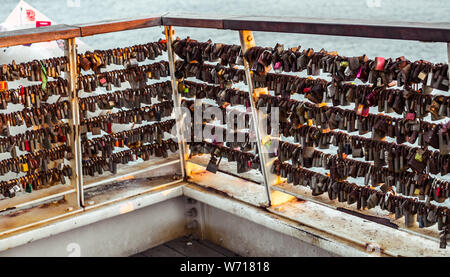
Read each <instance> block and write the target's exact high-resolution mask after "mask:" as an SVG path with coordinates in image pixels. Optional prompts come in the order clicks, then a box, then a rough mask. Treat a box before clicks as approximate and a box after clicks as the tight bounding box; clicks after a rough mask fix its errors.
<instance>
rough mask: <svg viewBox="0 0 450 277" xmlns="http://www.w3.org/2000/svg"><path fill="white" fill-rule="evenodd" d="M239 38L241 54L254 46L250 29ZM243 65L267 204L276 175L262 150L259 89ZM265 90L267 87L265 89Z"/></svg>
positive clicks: (248, 69)
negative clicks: (257, 104)
mask: <svg viewBox="0 0 450 277" xmlns="http://www.w3.org/2000/svg"><path fill="white" fill-rule="evenodd" d="M239 39H240V41H241V49H242V55H243V54H244V53H245V52H246V51H247V50H248V49H250V48H252V47H254V46H255V39H254V37H253V32H252V31H246V30H241V31H239ZM244 67H245V76H246V78H247V85H248V93H249V100H250V106H251V110H252V120H253V123H254V124H253V125H254V127H255V134H256V140H257V143H256V145H257V146H258V152H259V160H260V162H261V171H262V175H263V177H264V185H265V187H266V193H267V199H268V206H270V205H271V204H272V197H271V185H272V184H274V183H275V180H276V178H277V177H276V176H275V175H274V174H271V173H270V167H271V166H272V163H273V161H270V159H269V156H268V153H266V151H262V150H263V147H262V138H261V133H265V132H263V126H264V125H263V122H264V121H263V119H264V116H265V115H264V114H263V113H262V112H260V111H257V110H256V99H255V97H257V96H258V94H259V93H260V91H261V90H260V89H255V88H254V87H253V82H252V75H251V72H250V65H249V64H248V62H247V61H246V60H245V59H244ZM266 91H267V89H266Z"/></svg>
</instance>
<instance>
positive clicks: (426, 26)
mask: <svg viewBox="0 0 450 277" xmlns="http://www.w3.org/2000/svg"><path fill="white" fill-rule="evenodd" d="M157 26H164V27H165V34H166V39H167V42H168V43H169V45H170V43H171V42H172V41H173V36H174V28H173V27H174V26H180V27H192V28H210V29H224V30H235V31H239V37H240V41H241V47H242V49H244V50H245V49H248V48H250V47H252V46H254V45H255V41H254V37H253V33H252V31H263V32H283V33H302V34H315V35H332V36H352V37H367V38H379V39H399V40H413V41H422V42H443V43H447V54H448V57H449V62H450V22H445V23H413V22H384V23H380V22H375V21H368V20H347V19H345V20H344V19H317V18H304V17H267V16H245V17H243V16H209V15H198V14H177V13H165V14H162V15H155V16H148V17H143V18H133V19H121V20H110V21H100V22H93V23H87V24H79V25H65V24H62V25H54V26H50V27H42V28H33V29H23V30H18V31H8V32H1V33H0V47H10V46H16V45H23V44H29V43H37V42H44V41H52V40H65V41H66V46H67V47H66V50H67V51H66V55H67V56H68V58H69V59H68V60H69V64H70V66H69V68H70V71H69V76H70V82H69V83H70V84H71V86H70V92H71V98H70V100H71V101H72V108H73V111H72V112H73V114H74V117H73V118H74V119H73V120H72V121H70V122H69V123H70V124H71V125H72V127H74V130H78V126H79V118H78V116H76V115H77V114H78V112H79V110H78V109H79V106H78V96H77V89H76V88H75V85H76V80H77V72H76V68H77V65H76V62H77V61H76V51H75V44H74V38H77V37H87V36H93V35H98V34H106V33H112V32H121V31H127V30H136V29H142V28H150V27H157ZM168 57H169V64H170V74H171V75H170V77H171V80H172V89H173V100H174V103H175V107H179V105H180V95H179V94H178V91H177V87H178V86H177V80H176V79H175V72H174V71H175V61H176V55H175V53H174V52H173V49H172V47H168ZM245 70H246V73H247V74H246V75H247V80H248V82H247V83H248V86H249V96H250V99H252V100H253V101H254V99H253V95H254V93H255V91H254V89H253V88H252V82H251V78H252V75H251V74H250V69H249V67H248V66H245ZM258 93H259V92H258ZM258 93H256V95H257V94H258ZM254 104H255V103H252V105H251V107H252V116H253V119H254V120H255V119H256V118H257V117H258V116H260V115H259V114H258V113H257V111H256V109H255V105H254ZM180 122H181V120H179V116H177V124H180ZM181 129H182V126H177V130H178V131H181ZM256 129H257V130H256V134H257V137H258V140H259V141H258V148H260V147H261V137H260V130H259V128H256ZM178 131H177V134H178V136H179V138H181V132H178ZM75 137H76V138H78V139H77V140H78V142H79V136H78V135H77V134H75ZM179 141H180V143H181V144H182V145H181V146H182V147H180V148H179V149H180V159H181V168H182V172H183V174H184V172H185V170H186V168H185V163H186V161H185V159H186V156H185V154H186V153H185V151H186V150H185V149H186V143H185V141H184V140H183V139H182V138H181V140H179ZM73 151H74V152H75V153H76V154H75V156H76V157H77V158H76V159H75V161H74V164H73V168H74V171H75V172H74V174H75V176H76V178H75V181H74V182H75V186H76V187H77V191H78V199H79V204H80V205H81V206H83V205H84V200H83V185H82V184H83V180H82V173H81V170H82V168H81V160H80V153H81V152H80V145H79V143H78V144H75V145H74V146H73ZM259 152H260V153H261V151H259ZM260 162H261V167H262V172H263V176H264V185H265V187H266V192H267V206H270V205H271V190H272V187H271V186H272V185H273V184H274V179H275V178H274V176H273V175H271V174H270V173H269V171H270V170H269V167H270V165H271V162H273V160H272V161H269V159H268V157H265V156H264V155H261V157H260ZM186 174H189V173H188V172H187V173H186Z"/></svg>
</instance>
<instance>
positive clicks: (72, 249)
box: [66, 242, 81, 257]
mask: <svg viewBox="0 0 450 277" xmlns="http://www.w3.org/2000/svg"><path fill="white" fill-rule="evenodd" d="M66 250H67V252H69V255H67V257H81V247H80V245H79V244H78V243H75V242H72V243H69V244H68V245H67V247H66Z"/></svg>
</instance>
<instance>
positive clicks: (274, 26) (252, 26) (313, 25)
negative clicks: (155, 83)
mask: <svg viewBox="0 0 450 277" xmlns="http://www.w3.org/2000/svg"><path fill="white" fill-rule="evenodd" d="M223 27H224V29H231V30H252V31H264V32H283V33H302V34H316V35H332V36H352V37H367V38H384V39H401V40H418V41H427V42H447V41H450V22H446V23H415V22H383V23H380V22H377V21H370V20H351V19H319V18H306V17H259V16H258V17H257V16H249V17H240V18H230V19H225V20H224V22H223Z"/></svg>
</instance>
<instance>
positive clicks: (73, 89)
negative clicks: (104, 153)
mask: <svg viewBox="0 0 450 277" xmlns="http://www.w3.org/2000/svg"><path fill="white" fill-rule="evenodd" d="M65 55H66V57H67V58H68V60H69V66H68V71H67V72H66V73H65V77H66V79H67V81H68V83H69V101H70V103H71V111H72V118H71V119H69V126H70V128H71V130H72V134H71V138H70V140H69V143H70V147H71V150H72V154H73V159H72V160H71V161H70V166H71V168H72V178H71V181H70V182H71V184H72V185H73V186H74V187H75V189H76V191H77V198H78V201H79V205H81V206H84V195H83V168H82V162H81V159H82V156H81V137H80V134H79V131H80V110H79V104H78V90H77V78H78V69H77V48H76V44H75V38H69V39H67V40H65Z"/></svg>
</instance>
